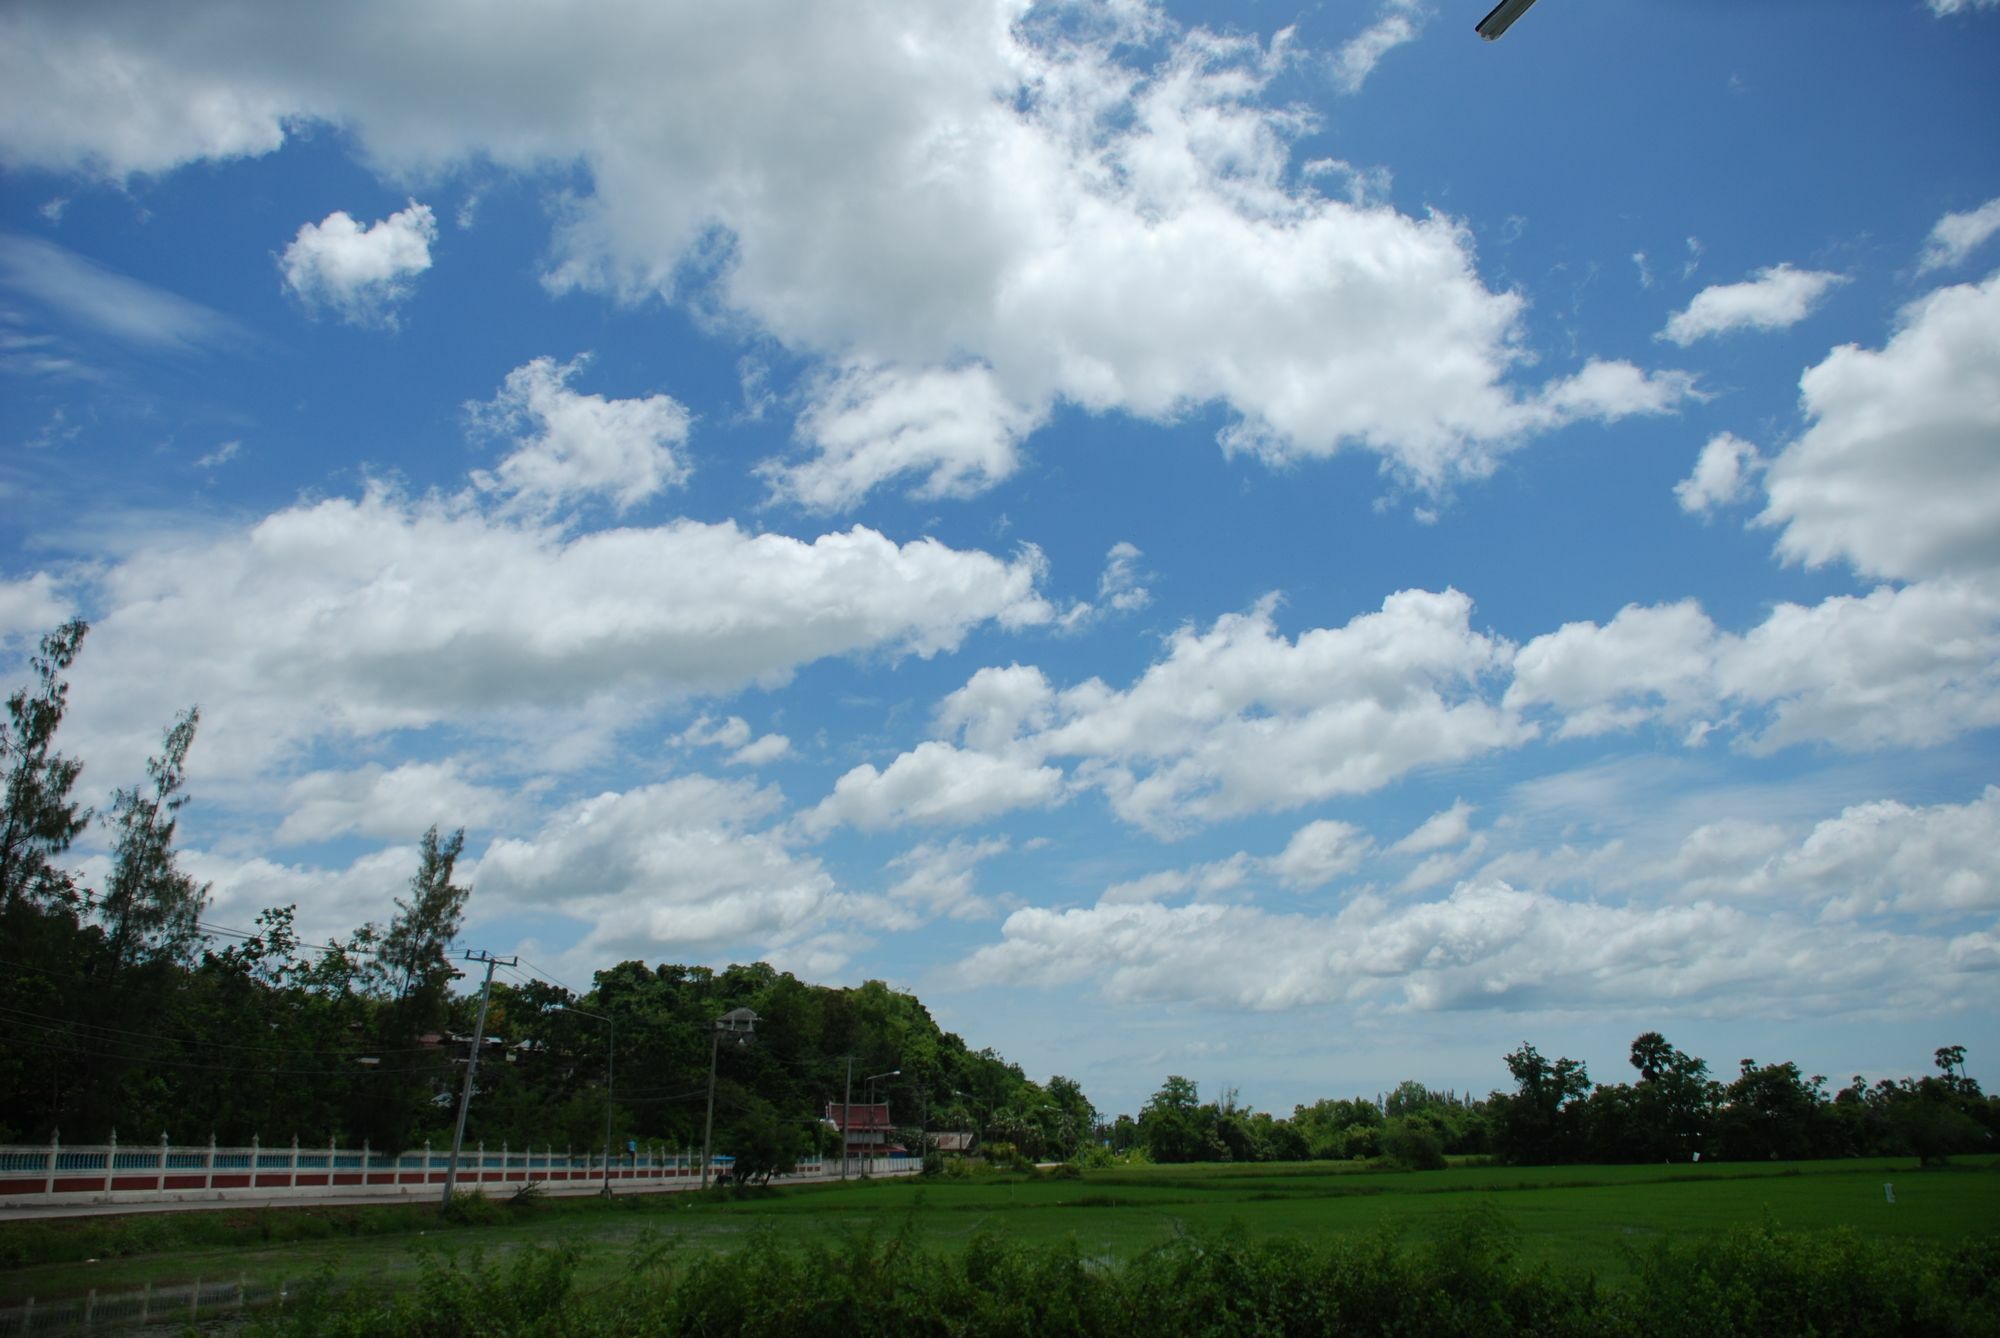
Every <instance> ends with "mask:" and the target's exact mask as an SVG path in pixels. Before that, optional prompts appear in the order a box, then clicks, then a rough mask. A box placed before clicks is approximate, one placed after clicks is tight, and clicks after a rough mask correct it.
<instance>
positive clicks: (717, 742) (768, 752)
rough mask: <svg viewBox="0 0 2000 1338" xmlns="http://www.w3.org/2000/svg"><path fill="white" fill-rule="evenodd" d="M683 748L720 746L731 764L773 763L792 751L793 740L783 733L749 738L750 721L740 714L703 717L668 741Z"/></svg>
mask: <svg viewBox="0 0 2000 1338" xmlns="http://www.w3.org/2000/svg"><path fill="white" fill-rule="evenodd" d="M671 742H673V743H677V744H679V745H680V746H682V747H683V748H721V749H724V750H725V751H727V752H728V754H729V756H728V758H727V759H726V760H727V761H728V763H729V765H731V766H734V767H756V766H762V765H764V764H765V763H766V762H775V761H777V760H778V759H779V758H781V757H784V756H786V755H787V754H788V753H790V752H791V751H792V741H791V740H790V739H788V738H786V737H785V736H784V735H782V734H763V735H759V736H757V737H755V738H753V737H751V729H750V722H749V721H747V720H745V719H744V718H743V717H742V716H740V715H733V716H730V717H729V718H728V719H727V720H720V721H718V720H716V719H714V718H713V717H711V716H706V715H704V716H702V717H701V718H700V719H699V720H696V721H695V722H694V723H693V724H692V725H689V726H688V727H687V728H686V729H684V730H682V731H681V732H680V733H679V734H676V735H674V737H673V739H672V740H671Z"/></svg>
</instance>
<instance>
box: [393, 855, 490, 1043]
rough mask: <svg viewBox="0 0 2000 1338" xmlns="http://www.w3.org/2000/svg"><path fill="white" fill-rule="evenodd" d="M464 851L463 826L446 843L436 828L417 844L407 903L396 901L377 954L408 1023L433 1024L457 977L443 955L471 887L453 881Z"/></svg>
mask: <svg viewBox="0 0 2000 1338" xmlns="http://www.w3.org/2000/svg"><path fill="white" fill-rule="evenodd" d="M464 848H465V829H464V828H463V827H461V828H459V829H458V830H457V831H455V832H453V833H452V834H451V836H450V837H449V838H448V839H446V840H444V841H440V840H438V829H437V828H436V827H435V826H433V827H432V828H431V829H430V830H429V831H427V832H425V833H424V835H423V839H422V840H421V841H420V842H418V850H419V852H420V856H419V861H418V864H417V872H416V874H415V876H413V877H412V878H411V879H410V899H409V900H408V901H404V900H403V899H402V898H400V897H398V898H397V899H396V918H395V919H394V920H392V921H390V922H389V928H388V931H387V932H386V933H384V934H383V935H382V946H381V947H380V948H379V949H377V952H376V955H377V957H378V958H379V960H380V961H381V963H382V969H383V972H384V974H385V976H386V979H387V984H388V986H389V990H390V994H391V997H393V998H394V999H395V1000H396V1002H398V1003H399V1004H408V1005H410V1007H409V1008H408V1009H407V1010H406V1011H407V1012H408V1013H409V1014H410V1015H411V1019H410V1020H411V1021H412V1022H418V1023H429V1022H432V1021H435V1020H436V1015H437V1013H438V1010H439V1009H440V1008H441V1007H442V1006H443V1003H444V994H445V987H446V986H448V985H450V984H451V982H452V981H454V980H456V979H458V975H459V973H458V971H457V969H456V968H454V967H453V966H452V964H451V961H450V958H449V957H448V956H447V955H446V954H447V953H448V952H449V951H450V949H451V941H452V940H453V939H454V938H456V937H458V926H459V923H460V922H461V921H462V920H463V919H464V918H465V899H466V898H467V897H468V896H470V895H471V894H472V889H470V888H466V887H460V886H458V885H457V884H456V883H453V882H452V881H451V874H452V869H453V868H454V866H456V865H457V863H458V856H459V852H460V851H462V850H463V849H464Z"/></svg>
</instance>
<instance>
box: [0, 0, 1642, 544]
mask: <svg viewBox="0 0 2000 1338" xmlns="http://www.w3.org/2000/svg"><path fill="white" fill-rule="evenodd" d="M1386 17H1387V18H1388V19H1395V18H1398V17H1404V18H1409V17H1411V11H1410V10H1409V9H1408V7H1406V6H1403V5H1401V4H1396V5H1394V6H1392V9H1391V11H1390V12H1389V13H1388V14H1387V16H1386ZM466 31H467V30H466V26H465V25H463V24H453V23H436V24H416V25H412V24H411V23H410V22H409V21H408V16H407V13H406V11H405V10H404V8H403V7H402V6H399V5H395V4H392V3H389V0H362V2H360V3H353V4H344V5H336V6H320V7H313V8H311V9H309V10H305V11H300V10H298V9H296V8H295V7H285V8H282V9H280V8H273V9H270V10H265V11H256V12H246V11H244V10H243V9H242V8H241V7H240V6H237V5H233V4H227V3H223V2H222V0H208V2H207V3H202V2H199V0H197V2H195V3H189V4H185V5H177V6H174V7H172V9H171V10H166V9H162V8H161V7H160V6H157V5H151V4H143V3H137V2H136V0H126V2H124V3H118V2H117V0H114V2H113V3H110V4H107V5H94V6H82V7H79V6H74V5H64V4H58V3H52V2H50V0H24V2H23V3H19V4H15V5H12V6H9V7H8V9H7V11H6V13H5V15H4V16H0V51H4V52H5V53H6V54H5V56H4V60H5V64H4V65H0V160H4V161H6V162H8V163H11V164H16V165H32V166H40V167H48V168H55V169H59V170H60V169H83V170H91V171H97V172H100V173H102V174H105V175H109V176H114V177H116V176H124V175H128V174H131V173H135V172H158V171H163V170H166V169H169V168H171V167H173V166H175V165H178V164H180V163H184V162H190V161H194V160H197V159H203V158H211V159H212V158H223V157H228V156H231V155H236V154H243V153H257V152H267V151H270V150H272V149H275V148H276V147H277V146H278V145H280V144H281V143H282V142H283V140H284V137H285V135H286V133H287V127H288V125H290V124H292V123H293V122H294V121H297V120H311V119H321V120H325V121H329V122H334V123H338V124H339V125H340V126H341V127H342V128H343V130H344V132H346V133H347V134H349V135H351V136H352V137H353V140H354V142H355V143H356V144H357V145H358V146H359V148H360V150H361V152H362V153H363V155H364V157H365V158H366V160H367V161H368V162H369V163H370V164H371V165H373V166H376V167H378V168H379V169H381V170H382V171H383V173H384V174H385V176H389V177H392V178H397V179H436V177H437V176H438V175H439V174H441V173H443V172H445V171H448V170H450V169H452V168H454V167H456V166H458V165H462V164H465V163H469V162H485V163H493V164H497V165H499V166H501V167H503V168H509V169H517V170H524V171H534V170H538V169H545V168H553V169H555V170H559V171H564V172H572V171H577V170H578V169H579V168H580V169H581V179H582V180H583V181H584V182H585V183H586V184H585V186H584V187H583V188H582V189H581V190H580V191H579V192H578V193H576V194H575V195H574V196H572V197H569V198H568V200H567V203H566V206H565V209H564V211H563V214H562V216H561V218H560V219H559V222H558V227H557V232H556V236H555V239H554V260H553V266H552V269H551V271H550V273H549V276H548V281H549V283H550V284H551V285H552V286H553V287H555V288H557V289H562V288H570V287H586V288H591V289H596V290H600V291H604V292H607V293H611V294H613V295H616V296H618V297H621V298H628V299H634V300H637V299H642V298H645V297H649V296H652V295H664V296H666V297H668V298H672V299H676V300H686V301H689V302H691V303H695V304H697V305H698V306H700V307H701V308H702V309H703V310H705V311H718V312H720V313H722V314H724V315H726V316H728V317H730V318H733V319H738V320H741V321H743V322H745V323H746V324H748V325H750V326H752V327H754V328H758V329H761V330H762V331H763V332H765V333H767V334H769V335H770V336H772V337H773V338H775V339H776V340H778V341H779V342H781V343H782V344H784V345H785V346H787V347H788V348H790V349H793V350H796V351H798V352H799V353H801V354H803V355H805V357H806V358H807V359H808V360H809V362H811V363H815V364H816V365H817V366H818V367H820V368H821V369H822V370H823V371H824V369H832V370H831V371H830V372H827V373H826V375H827V376H828V378H829V379H828V380H827V381H826V382H825V383H824V384H825V385H826V386H827V388H828V389H827V392H826V393H825V394H824V395H823V396H821V397H820V398H819V399H817V400H815V401H814V402H813V404H812V405H811V406H810V407H809V409H808V412H807V415H806V417H805V418H804V419H803V420H802V421H801V424H800V436H801V439H802V440H803V441H804V442H805V443H806V444H807V445H808V446H809V447H810V448H811V449H813V450H814V451H816V452H817V455H816V456H814V457H813V458H810V459H807V460H804V461H799V462H789V463H785V464H782V465H779V466H775V467H774V469H773V470H772V472H771V473H770V475H769V477H770V479H771V481H772V486H773V487H774V488H775V489H776V490H777V491H778V493H779V494H780V495H781V496H785V497H789V498H792V499H794V500H797V501H800V502H803V503H805V504H807V505H810V506H815V507H829V506H839V505H844V504H846V502H847V501H849V500H851V499H853V498H854V497H856V496H858V495H859V494H860V493H862V492H865V491H866V490H867V489H868V488H871V487H873V486H875V485H877V484H879V483H881V482H884V481H886V480H888V479H891V478H895V477H899V476H901V475H904V474H914V475H916V477H917V479H918V483H917V487H918V490H919V492H920V493H923V494H926V495H948V494H956V493H962V492H966V491H970V490H973V489H976V488H979V487H983V486H987V485H988V484H990V483H991V482H993V481H994V480H996V479H998V478H1001V477H1004V476H1005V475H1006V473H1007V472H1008V471H1009V470H1010V469H1011V468H1013V464H1014V460H1015V447H1016V444H1017V439H1018V437H1019V436H1020V435H1021V434H1023V433H1025V432H1026V431H1028V430H1030V429H1031V428H1032V426H1033V424H1034V423H1035V422H1036V421H1038V420H1039V418H1040V416H1041V415H1042V414H1043V413H1044V412H1046V411H1047V410H1048V409H1049V407H1050V406H1052V405H1054V404H1056V403H1058V402H1068V403H1071V404H1075V405H1078V406H1081V407H1082V408H1084V409H1087V410H1089V411H1093V412H1105V411H1122V412H1125V413H1130V414H1134V415H1138V416H1140V417H1144V418H1149V419H1173V418H1178V417H1180V416H1182V415H1183V414H1185V413H1186V412H1187V411H1188V410H1189V409H1190V408H1192V407H1195V406H1200V405H1217V406H1220V407H1222V408H1223V409H1224V410H1226V411H1227V413H1228V414H1230V415H1231V416H1232V417H1233V419H1234V421H1233V423H1232V424H1231V425H1230V426H1229V427H1228V428H1227V429H1226V431H1225V433H1224V442H1225V444H1226V446H1227V447H1228V448H1229V449H1232V450H1244V451H1253V452H1255V453H1256V454H1258V455H1260V456H1263V457H1266V458H1270V459H1274V460H1290V459H1297V458H1302V457H1312V456H1322V455H1327V454H1331V453H1333V452H1336V451H1339V450H1343V449H1348V448H1360V449H1364V450H1368V451H1372V452H1376V453H1378V454H1380V455H1381V456H1383V457H1384V458H1385V459H1386V460H1387V461H1388V462H1389V463H1390V464H1391V466H1392V468H1393V469H1394V470H1395V471H1397V472H1398V473H1400V474H1402V475H1404V476H1405V477H1407V478H1409V479H1411V480H1414V481H1416V482H1418V483H1419V484H1421V485H1425V486H1436V485H1440V484H1443V483H1447V482H1449V481H1450V480H1452V479H1453V478H1456V477H1459V476H1463V475H1467V474H1474V475H1476V474H1478V473H1482V472H1484V471H1486V470H1488V469H1490V468H1491V467H1492V465H1493V462H1494V460H1495V459H1496V458H1497V456H1498V455H1499V454H1500V453H1501V452H1502V451H1504V450H1505V449H1507V448H1509V447H1510V446H1512V445H1513V444H1515V443H1517V442H1518V440H1519V439H1521V438H1522V437H1523V436H1524V435H1526V434H1529V433H1532V432H1535V431H1541V430H1545V429H1546V428H1548V427H1549V426H1552V425H1554V424H1556V423H1559V422H1561V421H1564V420H1565V418H1566V417H1567V416H1576V415H1584V416H1593V415H1599V414H1608V413H1611V412H1629V411H1631V409H1629V408H1620V407H1619V406H1620V405H1629V404H1631V403H1633V402H1635V401H1634V394H1633V388H1632V387H1626V388H1624V389H1623V390H1622V391H1621V393H1620V394H1619V395H1618V396H1617V397H1616V398H1615V400H1610V401H1607V400H1606V399H1605V398H1604V397H1603V395H1602V394H1601V392H1602V390H1603V389H1604V387H1602V386H1593V385H1592V384H1590V383H1591V382H1593V381H1594V380H1598V379H1601V377H1600V376H1598V375H1597V374H1592V375H1590V376H1586V377H1584V378H1583V379H1582V380H1580V381H1579V380H1578V379H1577V378H1569V379H1568V380H1566V381H1564V380H1559V381H1558V384H1557V385H1556V386H1554V387H1534V386H1521V385H1517V384H1515V382H1514V380H1513V376H1514V373H1515V372H1516V371H1517V370H1518V369H1519V368H1520V367H1521V366H1522V365H1523V364H1524V363H1525V362H1526V361H1528V359H1529V354H1528V351H1527V350H1526V349H1524V348H1523V346H1522V337H1523V331H1522V324H1521V315H1522V310H1523V298H1522V297H1521V296H1520V295H1518V294H1516V293H1513V292H1496V291H1494V290H1492V289H1490V288H1488V287H1487V286H1486V284H1485V283H1483V282H1482V281H1481V279H1480V278H1479V276H1478V274H1477V272H1476V268H1475V264H1474V257H1473V254H1472V245H1471V240H1470V237H1469V235H1468V234H1467V232H1466V231H1465V229H1464V228H1463V227H1462V226H1461V225H1460V224H1459V223H1458V222H1457V221H1456V220H1453V219H1451V218H1448V217H1445V216H1443V215H1439V214H1429V215H1425V216H1422V217H1412V216H1409V215H1405V214H1402V213H1399V212H1397V211H1396V210H1395V209H1393V208H1390V207H1387V206H1386V205H1382V204H1372V205H1371V204H1366V203H1362V202H1359V201H1355V200H1343V199H1329V198H1326V197H1324V196H1322V195H1320V194H1319V193H1318V192H1317V190H1316V189H1315V188H1314V187H1313V185H1312V184H1311V182H1310V180H1309V179H1301V178H1300V177H1299V175H1298V174H1297V173H1296V172H1295V171H1293V170H1292V169H1293V163H1292V158H1291V147H1292V145H1293V144H1294V142H1295V141H1296V140H1297V138H1298V137H1299V136H1301V135H1302V134H1305V133H1308V132H1309V131H1310V130H1311V129H1312V128H1313V126H1312V124H1311V122H1310V119H1309V118H1308V117H1307V116H1306V115H1304V114H1303V113H1301V112H1299V111H1298V110H1296V109H1295V108H1294V107H1292V106H1289V105H1279V104H1277V103H1276V102H1275V101H1274V99H1272V98H1271V97H1270V96H1269V94H1270V90H1271V85H1272V82H1273V80H1275V79H1276V78H1277V77H1278V76H1279V75H1280V74H1281V73H1282V72H1284V71H1285V70H1286V69H1288V68H1289V67H1291V66H1292V65H1293V63H1294V62H1295V61H1296V60H1297V59H1298V58H1299V57H1298V54H1297V52H1296V51H1295V50H1294V47H1293V45H1292V42H1291V39H1290V36H1289V34H1288V33H1285V34H1280V35H1278V36H1277V37H1276V38H1274V39H1273V40H1272V41H1271V42H1269V43H1268V44H1266V43H1259V42H1257V41H1255V40H1252V39H1249V38H1242V37H1235V36H1224V35H1219V34H1217V33H1214V32H1210V31H1207V30H1204V29H1185V28H1180V27H1177V26H1175V25H1174V24H1172V23H1171V22H1170V21H1168V20H1167V19H1166V18H1165V17H1164V16H1162V15H1161V14H1159V13H1158V12H1157V11H1155V10H1153V9H1151V8H1148V7H1146V6H1144V5H1139V4H1126V3H1103V4H1090V5H1083V6H1073V7H1067V8H1065V9H1064V10H1063V11H1062V12H1061V13H1059V14H1058V13H1046V14H1035V15H1030V14H1029V13H1028V11H1027V7H1026V6H1024V5H1023V4H1022V3H1021V0H922V2H920V3H911V4H903V5H896V6H885V7H879V8H871V9H867V10H863V11H854V10H851V9H838V10H836V9H829V8H828V7H827V6H824V5H815V4H810V3H789V4H787V3H780V2H779V0H756V2H753V3H747V4H743V5H736V6H731V7H729V8H728V9H727V10H726V11H718V10H716V9H714V8H712V7H708V8H703V7H691V6H684V5H668V4H657V3H652V2H651V0H622V2H620V3H603V4H596V5H591V6H587V7H577V6H562V5H550V6H544V7H537V8H535V9H532V10H524V11H520V12H515V13H510V15H509V19H508V21H507V22H506V23H502V24H486V25H483V26H481V30H480V40H478V41H477V42H471V43H468V42H467V41H466V40H465V35H466ZM1394 35H1395V33H1394V32H1393V31H1391V30H1390V29H1383V30H1382V32H1381V33H1380V34H1378V36H1377V38H1376V39H1375V40H1374V42H1373V44H1372V46H1371V47H1370V49H1371V50H1373V51H1374V52H1375V54H1378V55H1379V50H1380V49H1382V39H1383V38H1384V37H1393V36H1394ZM1141 50H1144V51H1148V52H1150V53H1153V56H1152V59H1153V61H1154V63H1152V64H1150V65H1143V66H1142V65H1139V64H1135V63H1132V61H1133V57H1132V55H1131V53H1133V52H1136V51H1141ZM1359 60H1360V49H1357V61H1359ZM1355 68H1356V69H1359V64H1358V63H1357V64H1356V66H1355ZM773 70H783V71H785V75H784V77H783V78H782V79H774V78H772V77H771V73H770V72H771V71H773ZM114 72H115V77H114ZM107 88H109V89H112V90H114V92H113V94H112V95H111V96H106V93H105V90H106V89H107ZM445 89H448V90H450V93H449V96H448V97H447V96H442V95H441V93H440V90H445ZM399 217H401V218H403V219H404V224H403V227H402V229H401V232H400V233H399V234H397V235H398V236H400V237H401V238H402V239H403V240H404V241H405V242H406V243H407V246H406V250H405V251H404V255H405V256H406V257H408V258H409V259H405V260H403V261H387V262H381V261H379V259H377V256H378V251H379V249H380V248H381V246H382V243H383V242H385V241H387V240H389V238H388V237H383V236H380V235H379V234H378V232H377V231H375V230H371V231H369V232H367V233H363V232H361V231H360V229H359V228H358V226H356V225H354V224H352V223H351V221H350V222H349V223H347V224H345V225H339V224H337V222H335V221H329V223H327V224H321V225H317V226H316V229H315V230H314V231H313V232H312V233H311V236H312V237H314V238H316V239H318V240H317V241H316V242H315V243H314V244H315V245H316V246H318V247H319V248H320V249H321V250H322V251H326V252H328V253H329V255H330V254H331V253H332V251H333V250H334V249H335V248H333V247H332V242H333V241H335V240H336V239H337V240H338V241H339V242H340V247H339V248H338V249H339V250H340V253H341V254H343V255H346V254H349V253H351V254H352V255H353V257H354V267H353V268H346V269H339V270H334V269H331V268H329V267H326V266H319V267H316V268H314V269H313V270H312V271H310V272H311V273H312V274H313V275H314V276H315V277H314V279H313V282H315V283H317V284H319V286H320V288H321V289H322V290H323V294H322V295H323V296H325V297H326V298H328V299H329V300H335V299H337V298H340V297H344V296H345V295H346V294H348V293H350V292H353V293H360V292H364V291H377V290H371V289H369V288H368V287H367V285H368V284H369V283H376V284H380V283H384V282H388V283H393V281H394V276H395V275H396V274H398V273H407V272H408V266H409V265H410V264H411V263H414V260H413V258H414V257H415V255H416V254H417V248H416V246H415V243H416V242H417V241H418V240H420V238H419V237H418V231H419V230H418V229H417V228H416V227H415V223H416V219H415V218H414V217H413V216H411V214H408V213H406V214H405V215H399ZM384 226H386V225H384ZM422 231H423V238H422V239H423V240H425V241H426V242H427V238H428V225H426V227H425V228H424V229H423V230H422ZM301 244H302V245H303V244H304V238H303V236H302V241H301ZM364 252H365V253H367V254H368V256H369V257H370V258H371V263H373V264H375V265H376V267H375V268H366V267H364V266H363V265H362V263H361V256H362V254H363V253H364ZM322 270H324V272H325V274H326V275H327V276H328V277H326V278H324V279H321V278H320V277H319V275H320V274H321V272H322ZM1644 379H1645V378H1641V380H1642V381H1643V380H1644ZM1660 389H1667V390H1670V389H1671V387H1662V388H1660ZM1660 389H1656V390H1655V391H1654V392H1652V393H1651V395H1650V400H1651V402H1652V403H1654V404H1656V405H1657V404H1659V403H1661V402H1662V401H1663V396H1662V394H1661V393H1660ZM1582 391H1589V392H1591V393H1579V392H1582ZM948 392H956V393H957V394H958V395H959V397H960V399H961V401H962V402H961V403H959V404H952V403H949V402H947V400H948ZM1639 398H1641V399H1645V398H1647V397H1646V396H1640V397H1639ZM1664 398H1665V399H1671V398H1672V396H1671V394H1668V395H1666V396H1664Z"/></svg>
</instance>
